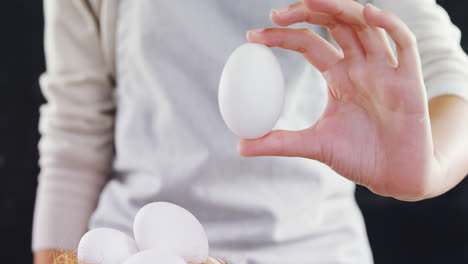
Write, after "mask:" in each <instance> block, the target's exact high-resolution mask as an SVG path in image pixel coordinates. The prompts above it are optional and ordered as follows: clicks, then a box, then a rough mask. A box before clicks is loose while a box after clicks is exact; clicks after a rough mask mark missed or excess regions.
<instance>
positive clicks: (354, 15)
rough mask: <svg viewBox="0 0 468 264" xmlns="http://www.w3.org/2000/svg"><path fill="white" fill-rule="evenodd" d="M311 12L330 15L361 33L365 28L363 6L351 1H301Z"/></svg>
mask: <svg viewBox="0 0 468 264" xmlns="http://www.w3.org/2000/svg"><path fill="white" fill-rule="evenodd" d="M303 2H304V4H305V5H306V6H307V7H308V8H309V9H310V10H312V11H315V12H321V13H325V14H329V15H332V16H333V17H336V18H338V19H340V20H342V21H343V22H345V23H348V24H350V25H351V26H353V27H355V28H356V30H358V31H361V30H365V29H366V28H367V23H366V21H365V19H364V17H363V16H362V10H363V6H362V5H361V4H359V3H356V2H355V1H353V0H303Z"/></svg>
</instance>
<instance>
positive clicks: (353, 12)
mask: <svg viewBox="0 0 468 264" xmlns="http://www.w3.org/2000/svg"><path fill="white" fill-rule="evenodd" d="M271 19H272V21H273V22H274V23H275V24H277V25H279V26H289V25H291V24H294V23H299V22H308V23H311V24H319V25H322V26H325V27H327V28H328V29H329V31H330V33H331V35H332V36H333V38H334V39H335V40H336V41H337V43H338V44H339V45H340V47H341V49H342V50H343V52H342V53H341V52H340V51H338V50H337V49H335V48H334V47H333V46H331V45H330V44H329V43H328V42H326V41H325V40H323V39H322V38H321V37H319V36H318V35H317V34H315V33H313V32H312V31H310V30H308V29H291V28H268V29H264V30H253V31H250V32H248V34H247V39H248V40H249V41H250V42H255V43H261V44H264V45H267V46H274V47H281V48H284V49H289V50H293V51H297V52H299V53H301V54H303V56H304V57H305V58H306V59H307V60H308V61H309V62H310V63H312V64H313V65H314V66H315V67H316V68H317V69H318V70H320V71H321V72H322V74H323V76H324V78H325V79H326V81H327V83H328V91H329V96H328V104H327V107H326V109H325V112H324V114H323V116H322V117H321V118H320V119H319V120H318V121H317V123H316V124H315V125H314V126H312V127H310V128H308V129H305V130H302V131H272V132H271V133H269V134H268V135H266V136H264V137H263V138H260V139H255V140H247V139H241V140H240V142H239V145H238V149H239V153H240V154H241V155H244V156H266V155H268V156H295V157H305V158H310V159H314V160H318V161H321V162H323V163H325V164H327V165H328V166H330V167H331V168H332V169H333V170H335V171H336V172H337V173H339V174H340V175H342V176H344V177H346V178H348V179H350V180H352V181H354V182H356V183H358V184H361V185H364V186H366V187H368V188H369V189H370V190H372V191H373V192H375V193H377V194H380V195H384V196H393V197H395V198H397V199H401V200H419V199H423V198H426V197H429V196H430V195H431V192H432V188H433V186H434V184H435V182H436V180H435V178H436V177H435V175H437V174H438V173H439V170H440V166H439V163H438V160H437V158H436V155H435V154H434V148H433V141H432V135H431V126H430V120H429V111H428V103H427V96H426V91H425V86H424V81H423V77H422V72H421V65H420V58H419V53H418V50H417V46H416V40H415V37H414V35H413V34H412V33H411V31H410V30H409V28H408V27H407V26H406V25H405V24H404V23H403V22H402V21H401V20H400V19H399V18H397V17H396V16H394V15H392V14H390V13H387V12H383V11H381V10H379V9H377V8H376V7H373V6H371V5H368V6H366V7H364V6H362V5H361V4H358V3H356V2H354V1H352V0H304V1H302V2H298V3H296V4H293V5H291V6H289V7H288V8H280V9H275V10H272V12H271ZM383 29H385V30H386V31H387V32H388V34H389V35H390V36H391V38H392V39H393V40H394V42H395V43H396V46H397V53H398V60H397V59H396V58H395V57H394V55H393V52H392V50H391V48H390V45H389V42H388V40H387V37H386V35H385V31H384V30H383ZM312 88H313V87H311V89H312Z"/></svg>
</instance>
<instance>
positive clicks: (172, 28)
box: [33, 0, 468, 264]
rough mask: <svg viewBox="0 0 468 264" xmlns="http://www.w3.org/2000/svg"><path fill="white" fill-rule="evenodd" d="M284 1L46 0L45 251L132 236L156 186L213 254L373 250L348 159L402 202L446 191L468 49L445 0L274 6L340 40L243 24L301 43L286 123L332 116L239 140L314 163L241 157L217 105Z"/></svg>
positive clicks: (357, 175) (461, 152) (244, 259)
mask: <svg viewBox="0 0 468 264" xmlns="http://www.w3.org/2000/svg"><path fill="white" fill-rule="evenodd" d="M363 2H364V1H363ZM366 3H367V2H366ZM288 4H290V2H289V1H280V0H278V1H261V0H258V1H245V2H242V1H241V2H233V1H215V0H212V1H203V2H200V1H197V2H190V3H187V1H185V2H180V1H149V0H148V1H131V0H120V1H118V3H117V2H116V1H110V0H107V1H106V0H102V1H83V0H76V1H46V7H45V10H46V44H47V52H46V55H47V62H48V69H47V73H46V74H45V75H44V77H42V79H41V82H42V87H43V90H44V94H45V95H46V97H47V99H48V104H47V105H46V106H44V107H43V109H42V117H41V132H42V139H41V143H40V150H41V167H42V171H41V175H40V184H39V189H38V197H37V204H36V214H35V220H34V239H33V249H34V250H35V252H37V253H36V263H47V261H49V259H48V251H49V250H52V249H57V248H61V249H67V250H74V249H75V248H76V245H77V243H78V240H79V238H80V237H81V235H82V234H83V233H84V232H86V230H87V229H88V228H95V227H100V226H106V227H112V228H116V229H119V230H122V231H124V232H126V233H129V234H131V223H132V220H133V217H134V214H135V213H136V211H137V210H138V209H139V208H140V207H141V206H143V205H144V204H146V203H148V202H152V201H160V200H163V201H169V202H174V203H176V204H179V205H181V206H183V207H185V208H187V209H188V210H189V211H191V212H192V213H193V214H194V215H195V216H196V217H197V218H198V219H199V220H200V221H201V222H202V224H203V225H204V227H205V229H206V230H207V234H208V238H209V240H210V252H211V255H212V256H214V257H218V258H221V259H226V258H228V260H229V257H231V256H234V257H236V258H237V259H236V260H237V261H236V263H270V264H271V263H292V262H295V263H301V262H302V263H310V262H317V263H372V257H371V253H370V250H369V246H368V242H367V238H366V235H365V227H364V224H363V221H362V217H361V215H360V213H359V210H358V208H357V206H356V204H355V201H354V196H353V191H354V185H353V183H352V182H351V181H347V180H344V178H342V177H340V176H339V175H338V173H339V174H340V175H342V176H344V177H346V178H348V179H350V180H352V181H354V182H357V183H359V184H362V185H365V186H367V187H368V188H370V189H371V190H373V191H374V192H376V193H379V194H382V195H387V196H393V197H395V198H398V199H402V200H421V199H425V198H428V197H433V196H436V195H439V194H441V193H443V192H445V191H447V190H448V189H450V188H451V187H453V186H454V185H455V184H456V183H457V182H459V181H460V180H461V179H462V178H463V177H464V175H466V173H467V171H468V168H467V164H468V161H467V160H466V157H468V153H467V150H468V146H467V142H465V141H464V140H463V139H464V138H463V135H466V133H468V125H467V124H468V120H467V116H468V115H466V114H465V113H467V111H468V110H467V109H468V104H467V102H466V100H467V99H468V92H467V91H468V89H467V87H466V86H467V79H468V73H467V70H466V69H468V67H466V66H468V62H467V58H466V55H465V54H464V53H463V51H462V50H461V48H460V46H459V39H460V33H459V31H458V30H457V29H456V28H455V27H454V26H453V25H452V24H451V23H450V20H449V18H448V17H447V15H446V13H445V12H444V11H443V10H442V9H441V8H440V7H438V6H437V5H436V4H435V1H433V0H413V1H405V2H400V1H399V2H395V1H390V0H388V1H386V0H381V1H375V4H376V5H377V6H379V7H381V8H382V9H384V10H388V11H391V12H393V13H395V14H396V15H397V16H398V17H400V18H401V19H402V20H403V21H404V23H403V22H402V21H400V20H399V19H398V18H396V17H394V16H391V15H389V14H388V13H384V12H381V11H379V10H377V9H375V8H373V7H372V6H368V7H365V8H364V6H363V5H361V4H358V3H356V2H353V1H351V0H333V1H325V0H304V1H303V2H299V3H296V4H294V5H291V6H289V7H288V8H279V9H275V10H273V11H272V12H271V19H272V21H273V22H274V23H275V24H277V25H279V26H287V25H290V24H294V23H298V22H308V23H311V24H319V25H322V26H326V27H328V28H329V30H330V33H331V35H332V36H333V37H334V39H335V40H336V42H337V43H338V44H339V46H340V47H341V48H342V50H343V53H341V52H340V51H338V50H337V49H335V48H334V47H333V46H331V45H329V44H328V43H327V42H325V41H323V40H322V39H321V38H319V36H318V35H316V34H315V33H313V31H311V30H294V29H275V28H273V29H268V30H255V31H251V32H249V33H248V35H247V38H248V40H249V41H251V42H257V43H263V44H266V45H269V46H279V47H282V48H284V49H291V50H295V51H298V52H300V53H302V54H303V55H304V57H305V59H304V58H303V57H301V56H297V55H295V54H291V53H286V52H280V51H278V55H279V58H280V62H281V64H282V66H283V69H284V71H285V76H286V86H287V87H289V88H288V91H287V97H286V98H287V99H286V100H287V103H286V106H285V109H284V115H283V116H282V118H281V119H280V122H279V128H284V129H304V128H306V127H308V126H310V125H311V124H312V123H313V122H314V121H316V119H317V118H318V117H320V116H321V117H320V119H319V120H318V122H317V123H316V124H315V125H314V126H312V127H311V128H309V129H306V130H303V131H301V132H286V131H275V132H272V133H270V134H269V135H267V136H266V137H264V138H261V139H258V140H241V141H240V143H239V146H238V147H239V152H240V154H242V155H244V156H260V155H262V156H272V155H278V156H300V157H306V158H309V159H298V158H280V157H262V158H255V159H245V158H242V157H240V156H239V155H238V153H236V150H235V147H234V146H235V142H236V141H237V139H236V137H235V136H234V135H232V134H231V133H230V132H229V131H228V129H227V128H226V126H225V125H224V123H223V122H222V119H221V116H220V114H219V111H218V108H217V100H216V98H217V82H218V78H219V76H220V73H221V70H222V65H223V63H224V61H225V60H226V59H227V57H228V55H229V54H230V52H232V51H233V50H234V48H235V47H237V46H238V45H239V44H241V43H243V42H244V41H245V40H244V39H243V32H245V31H246V30H248V29H251V28H257V27H263V26H264V25H266V24H267V23H268V16H267V15H265V14H267V12H268V10H269V8H270V7H271V6H287V5H288ZM115 17H117V19H114V18H115ZM405 23H406V24H407V25H408V26H409V28H408V27H407V26H406V25H405ZM301 26H303V25H301ZM306 27H307V28H309V29H312V30H314V31H316V32H318V33H321V32H320V29H319V28H317V27H315V26H311V25H306ZM382 28H383V29H386V30H387V32H388V33H389V35H390V36H391V37H392V38H393V40H394V41H395V43H396V46H395V49H396V51H397V53H398V60H397V59H396V58H395V57H394V55H393V53H392V52H391V49H390V45H389V44H388V42H387V40H386V38H385V35H384V33H383V31H382ZM410 30H411V32H412V33H411V32H410ZM413 33H414V35H415V36H416V38H414V37H413ZM322 34H323V35H324V36H325V35H326V33H323V32H322ZM415 40H417V43H416V41H415ZM114 43H115V44H116V45H115V49H114ZM416 44H417V46H416ZM417 47H418V48H419V53H418V50H417ZM419 55H421V59H419ZM312 65H314V66H315V68H317V69H318V70H319V71H320V72H321V73H322V74H323V76H324V77H325V79H326V80H327V83H328V89H326V87H325V86H321V84H323V83H324V82H323V79H321V78H320V74H318V72H317V70H315V68H314V67H312ZM114 66H115V68H114ZM114 69H115V70H114ZM320 87H323V88H324V89H320ZM327 94H328V103H325V102H327V99H326V97H327ZM463 99H465V100H463ZM428 102H429V103H428ZM317 105H318V106H317ZM325 105H326V107H325ZM324 107H325V109H323V108H324ZM115 110H116V111H115ZM322 111H323V112H324V113H323V115H321V114H322ZM429 117H430V120H429ZM114 121H115V126H114ZM114 135H115V137H114ZM114 146H115V150H114ZM317 160H318V161H320V162H318V161H317ZM325 164H326V165H325ZM327 165H328V166H327ZM108 175H110V178H109V179H107V176H108ZM104 185H105V187H104V189H102V188H103V186H104ZM101 189H102V191H101ZM96 206H97V207H96ZM88 224H89V225H88Z"/></svg>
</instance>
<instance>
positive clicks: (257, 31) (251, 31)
mask: <svg viewBox="0 0 468 264" xmlns="http://www.w3.org/2000/svg"><path fill="white" fill-rule="evenodd" d="M262 31H263V28H258V29H251V30H249V31H247V34H249V33H260V32H262Z"/></svg>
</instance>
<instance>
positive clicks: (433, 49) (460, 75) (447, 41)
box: [371, 0, 468, 101]
mask: <svg viewBox="0 0 468 264" xmlns="http://www.w3.org/2000/svg"><path fill="white" fill-rule="evenodd" d="M371 2H373V4H375V5H376V6H378V7H380V8H381V9H383V10H386V11H389V12H392V13H394V14H396V15H397V16H399V17H400V18H401V19H402V20H403V21H404V22H405V23H406V24H407V25H408V26H409V28H410V29H411V31H412V32H413V33H414V34H415V36H416V39H417V44H418V49H419V54H420V56H421V65H422V71H423V75H424V82H425V84H426V89H427V96H428V100H430V99H432V98H435V97H437V96H441V95H456V96H459V97H461V98H463V99H465V100H466V101H468V58H467V55H466V53H465V52H464V51H463V50H462V48H461V46H460V40H461V32H460V30H459V29H458V28H457V27H455V26H454V25H453V24H452V22H451V21H450V18H449V16H448V14H447V12H446V11H445V10H444V9H443V8H442V7H440V6H439V5H437V3H436V1H435V0H409V1H395V0H374V1H371Z"/></svg>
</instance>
